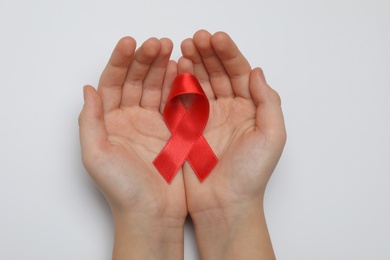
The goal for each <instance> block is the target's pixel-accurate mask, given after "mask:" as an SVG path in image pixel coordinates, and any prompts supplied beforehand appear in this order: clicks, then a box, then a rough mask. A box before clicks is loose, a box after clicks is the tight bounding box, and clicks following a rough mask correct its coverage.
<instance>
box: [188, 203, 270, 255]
mask: <svg viewBox="0 0 390 260" xmlns="http://www.w3.org/2000/svg"><path fill="white" fill-rule="evenodd" d="M193 221H194V226H195V234H196V239H197V243H198V247H199V254H200V256H201V259H203V260H209V259H210V260H211V259H212V260H219V259H221V260H222V259H223V260H230V259H232V260H233V259H240V260H246V259H248V260H252V259H264V260H271V259H275V255H274V252H273V249H272V244H271V240H270V237H269V233H268V229H267V225H266V221H265V217H264V211H263V207H262V204H261V202H260V203H249V204H247V205H241V206H240V207H239V208H234V209H219V210H210V211H208V212H203V213H201V214H194V216H193Z"/></svg>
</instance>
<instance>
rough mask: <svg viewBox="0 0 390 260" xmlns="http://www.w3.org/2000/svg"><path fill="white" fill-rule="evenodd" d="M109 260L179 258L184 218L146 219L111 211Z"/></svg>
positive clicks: (182, 240)
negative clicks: (111, 248) (180, 219)
mask: <svg viewBox="0 0 390 260" xmlns="http://www.w3.org/2000/svg"><path fill="white" fill-rule="evenodd" d="M114 223H115V231H114V232H115V239H114V249H113V257H112V259H113V260H129V259H151V260H154V259H161V260H163V259H170V260H171V259H172V260H176V259H183V257H184V251H183V250H184V249H183V248H184V232H183V226H184V220H183V223H182V224H180V221H179V222H177V220H176V219H168V220H166V219H165V220H157V221H155V220H148V219H147V218H145V217H144V218H142V216H140V218H134V217H133V216H126V215H118V214H114Z"/></svg>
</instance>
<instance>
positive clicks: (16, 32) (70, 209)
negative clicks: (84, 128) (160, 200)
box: [0, 0, 390, 260]
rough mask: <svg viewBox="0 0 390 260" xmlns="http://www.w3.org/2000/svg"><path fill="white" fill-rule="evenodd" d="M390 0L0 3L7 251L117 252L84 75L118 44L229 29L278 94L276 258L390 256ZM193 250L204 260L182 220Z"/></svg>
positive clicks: (273, 194) (0, 215) (1, 165)
mask: <svg viewBox="0 0 390 260" xmlns="http://www.w3.org/2000/svg"><path fill="white" fill-rule="evenodd" d="M389 11H390V7H389V2H388V1H387V0H382V1H381V0H371V1H368V0H367V1H361V0H355V1H352V0H344V1H339V0H328V1H325V0H324V1H309V0H300V1H289V0H284V1H255V0H253V1H249V0H243V1H234V2H233V1H225V0H218V1H209V0H207V1H206V0H202V1H179V0H168V1H157V0H150V1H147V0H145V1H137V2H135V1H130V0H127V1H95V0H93V1H92V0H90V1H75V0H70V1H65V0H63V1H48V0H47V1H43V0H40V1H39V0H37V1H27V0H26V1H15V0H12V1H11V0H1V2H0V89H1V92H0V120H1V127H0V136H1V144H0V205H1V209H0V259H5V260H13V259H18V260H19V259H34V260H35V259H37V260H38V259H39V260H41V259H56V260H62V259H64V260H65V259H66V260H68V259H72V260H77V259H95V260H103V259H110V256H111V247H112V239H113V234H112V219H111V215H110V211H109V208H108V206H107V204H106V202H105V201H104V198H103V197H102V196H101V195H100V193H99V192H98V191H97V189H96V188H95V186H94V184H93V183H92V182H91V181H90V179H89V177H88V176H87V174H86V173H85V171H84V169H83V167H82V164H81V162H80V158H79V154H80V151H79V146H78V126H77V117H78V113H79V110H80V109H81V106H82V91H81V88H82V86H83V84H87V83H89V84H93V85H95V86H96V83H97V81H98V78H99V75H100V72H101V71H102V69H103V67H104V65H105V63H106V61H107V59H108V57H109V55H110V53H111V51H112V48H113V47H114V45H115V43H116V42H117V40H118V39H119V38H121V37H122V36H124V35H131V36H134V37H135V38H136V39H137V40H138V42H142V41H143V40H145V39H146V38H148V37H150V36H157V37H163V36H167V37H170V38H171V39H172V40H173V41H174V43H175V51H174V55H173V58H174V59H177V58H178V57H179V55H180V49H179V46H180V42H181V40H182V39H184V38H186V37H190V36H192V34H193V33H194V32H195V31H196V30H197V29H200V28H206V29H208V30H210V31H211V32H215V31H217V30H224V31H226V32H228V33H229V34H230V35H231V36H232V37H233V38H234V39H235V40H236V42H237V44H238V45H239V46H240V48H241V50H242V52H243V53H244V54H245V55H246V56H247V57H248V59H249V60H250V62H251V64H252V65H253V66H262V67H263V68H264V71H265V73H266V76H267V79H268V81H269V83H270V84H271V85H272V86H273V87H274V88H275V89H277V91H278V92H279V93H280V94H281V96H282V99H283V108H284V113H285V120H286V124H287V129H288V142H287V146H286V148H285V152H284V154H283V157H282V159H281V161H280V164H279V166H278V168H277V170H276V171H275V173H274V175H273V177H272V179H271V181H270V183H269V186H268V189H267V196H266V215H267V219H268V223H269V229H270V232H271V236H272V240H273V245H274V248H275V252H276V254H277V257H278V259H281V260H284V259H286V260H288V259H293V260H313V259H315V260H321V259H324V260H325V259H326V260H329V259H337V260H338V259H339V260H346V259H353V260H367V259H370V260H371V259H374V260H382V259H383V260H384V259H390V250H389V248H390V224H389V220H390V207H389V198H390V188H389V184H390V163H389V162H390V152H389V147H390V138H389V133H390V102H389V98H390V47H389V46H390V16H389ZM185 231H186V235H185V239H186V240H185V246H186V247H185V259H189V260H191V259H198V258H199V257H198V256H197V254H196V248H195V242H194V238H193V230H192V226H191V224H190V223H187V224H186V230H185Z"/></svg>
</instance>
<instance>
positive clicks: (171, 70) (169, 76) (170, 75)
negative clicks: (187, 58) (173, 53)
mask: <svg viewBox="0 0 390 260" xmlns="http://www.w3.org/2000/svg"><path fill="white" fill-rule="evenodd" d="M176 76H177V63H176V62H175V61H173V60H171V61H169V63H168V66H167V70H166V72H165V77H164V82H163V87H162V94H161V105H160V113H161V114H163V112H164V108H165V104H166V102H167V99H168V96H169V93H170V92H171V89H172V83H173V81H174V80H175V78H176Z"/></svg>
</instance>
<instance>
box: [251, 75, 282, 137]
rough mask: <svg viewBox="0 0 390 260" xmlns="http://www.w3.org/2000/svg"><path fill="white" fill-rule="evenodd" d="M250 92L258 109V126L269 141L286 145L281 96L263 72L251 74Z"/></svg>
mask: <svg viewBox="0 0 390 260" xmlns="http://www.w3.org/2000/svg"><path fill="white" fill-rule="evenodd" d="M249 89H250V92H251V94H252V97H253V101H254V103H255V105H256V107H257V112H256V126H257V129H258V130H260V131H261V132H262V133H264V134H265V135H266V136H267V137H269V138H268V139H269V140H273V141H275V142H278V143H280V144H281V145H284V143H285V141H286V130H285V126H284V119H283V112H282V108H281V101H280V97H279V94H278V93H277V92H276V91H275V90H273V89H272V88H271V87H270V86H268V84H267V82H266V80H265V77H264V74H263V71H262V70H261V69H260V68H255V69H254V70H253V71H252V72H251V74H250V86H249Z"/></svg>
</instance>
